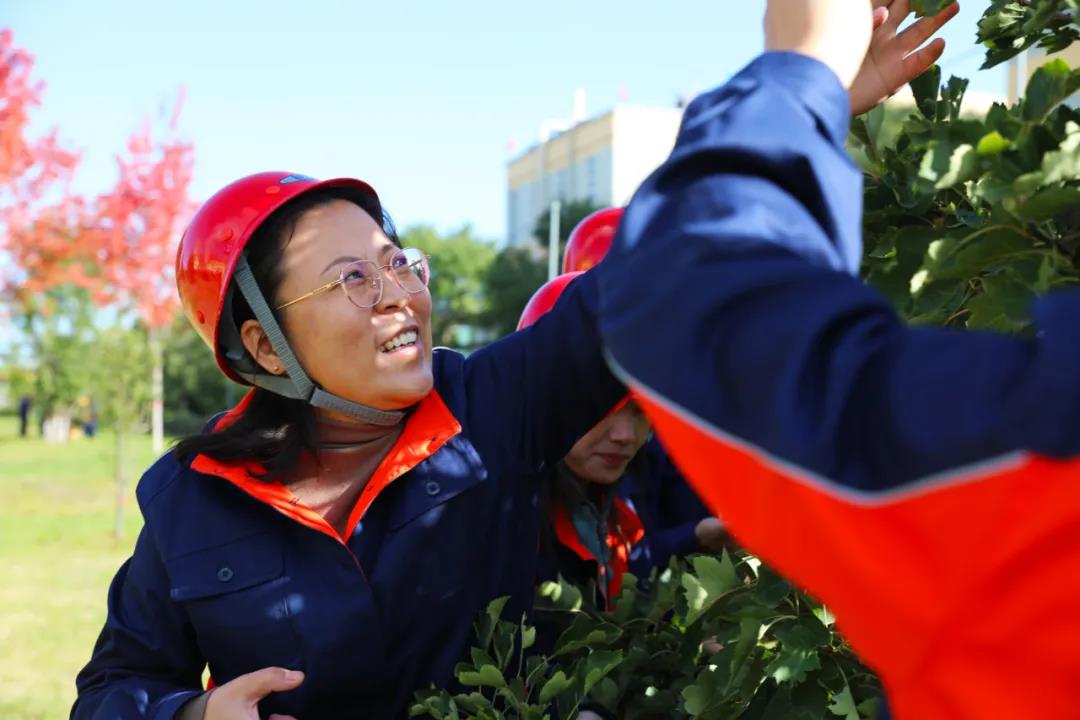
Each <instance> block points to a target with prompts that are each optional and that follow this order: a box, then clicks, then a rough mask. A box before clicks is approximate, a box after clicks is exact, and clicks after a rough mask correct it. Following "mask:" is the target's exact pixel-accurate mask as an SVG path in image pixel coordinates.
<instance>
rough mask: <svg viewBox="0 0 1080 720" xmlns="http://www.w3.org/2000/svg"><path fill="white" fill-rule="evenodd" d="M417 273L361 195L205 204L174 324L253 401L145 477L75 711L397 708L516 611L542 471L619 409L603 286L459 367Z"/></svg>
mask: <svg viewBox="0 0 1080 720" xmlns="http://www.w3.org/2000/svg"><path fill="white" fill-rule="evenodd" d="M428 272H429V270H428V258H427V257H425V256H424V254H423V253H421V252H420V251H418V250H415V249H410V248H401V247H399V245H398V241H397V238H396V236H395V234H394V231H393V228H392V226H391V225H390V224H389V222H388V221H387V220H386V219H385V216H384V214H383V211H382V207H381V204H380V201H379V198H378V197H377V195H376V194H375V192H374V190H372V188H371V187H369V186H368V185H367V184H365V183H363V182H361V181H359V180H351V179H340V180H330V181H325V182H317V181H315V180H312V179H310V178H306V177H302V176H298V175H290V174H288V173H263V174H260V175H253V176H251V177H247V178H244V179H242V180H239V181H237V182H235V183H233V184H232V185H229V186H228V187H226V188H225V189H223V190H221V191H220V192H218V193H217V194H216V195H214V197H212V198H211V199H210V200H209V201H207V203H206V204H205V205H204V206H203V207H202V208H201V209H200V210H199V212H198V213H197V215H196V216H195V218H194V220H193V221H192V223H191V225H190V227H189V228H188V230H187V232H186V233H185V235H184V237H183V240H182V241H181V245H180V250H179V254H178V256H177V284H178V288H179V292H180V297H181V299H182V302H183V307H184V311H185V312H186V314H187V316H188V318H189V319H190V320H191V322H192V323H193V324H194V326H195V328H196V329H197V330H198V331H199V333H200V335H201V336H202V337H203V339H204V340H205V341H206V342H207V344H208V345H209V346H210V348H211V349H212V350H213V352H214V354H215V356H216V358H217V361H218V365H219V366H220V367H221V370H222V372H224V373H225V374H226V375H228V376H229V377H230V378H232V379H233V380H237V381H239V382H243V383H247V384H250V385H252V386H254V387H253V389H252V391H251V392H250V393H248V395H247V396H246V397H245V398H244V399H243V400H242V401H241V403H240V404H239V405H238V406H237V407H236V408H233V409H232V410H231V411H229V412H228V413H226V414H224V415H223V416H222V417H219V418H217V419H216V420H215V421H213V422H212V423H211V426H210V427H209V428H208V430H207V431H206V432H204V433H203V434H200V435H197V436H194V437H190V438H187V439H185V440H182V441H181V442H180V443H179V445H178V446H177V447H176V448H175V451H174V452H173V453H171V454H170V455H167V456H165V457H163V458H161V459H160V460H159V461H158V462H157V463H156V464H155V465H154V466H153V467H152V468H150V470H149V471H148V472H147V473H146V474H145V476H144V477H143V479H142V481H141V482H140V484H139V488H138V498H139V503H140V506H141V509H142V512H143V515H144V517H145V520H146V525H145V527H144V529H143V531H142V533H141V534H140V536H139V539H138V541H137V543H136V547H135V551H134V554H133V556H132V558H131V559H130V560H129V561H128V562H127V563H126V564H125V565H124V566H123V567H122V568H121V570H120V572H119V573H118V574H117V576H116V578H115V580H114V581H113V585H112V588H111V590H110V592H109V607H108V617H107V620H106V622H105V627H104V629H103V630H102V633H101V636H100V638H99V639H98V642H97V645H96V647H95V649H94V653H93V657H92V658H91V660H90V662H89V664H88V665H87V666H86V668H84V669H83V671H82V672H81V673H80V675H79V677H78V680H77V685H78V690H79V697H78V700H77V701H76V704H75V707H74V709H73V711H72V715H73V717H75V718H102V717H109V718H129V717H132V718H136V717H137V718H143V717H154V718H171V717H181V718H191V717H194V718H200V717H205V718H206V719H207V720H212V719H214V718H234V717H256V710H255V708H256V707H257V708H258V713H261V714H262V716H264V717H265V716H266V715H270V714H272V713H276V714H278V715H281V716H286V717H288V716H294V717H299V718H305V719H308V720H310V718H317V717H364V718H384V717H397V716H400V715H401V714H403V713H404V711H405V709H406V708H407V707H408V703H409V701H410V699H411V697H412V695H413V692H414V690H416V689H417V688H420V687H426V686H428V685H429V684H430V683H433V682H434V683H437V684H440V685H446V684H447V683H449V682H452V680H453V667H454V664H455V663H456V662H458V661H459V660H460V659H461V657H462V656H463V655H464V653H465V652H466V651H467V650H468V646H469V639H470V634H471V628H472V621H473V619H474V618H475V617H476V616H477V614H478V613H479V612H480V611H481V609H482V608H484V607H485V605H486V604H487V603H488V602H489V601H490V600H491V599H493V598H495V597H498V596H501V595H509V596H510V598H511V600H510V602H509V605H508V610H507V612H509V613H513V614H515V615H516V616H517V617H520V615H521V613H522V612H524V611H526V610H527V609H528V608H529V607H530V605H531V599H532V594H533V581H534V579H535V576H536V569H535V564H536V547H537V542H538V536H539V517H538V512H537V509H536V508H537V506H538V489H539V483H538V482H537V480H536V478H537V476H538V472H539V469H540V468H541V467H543V466H544V465H546V464H553V463H555V462H558V460H559V459H561V458H562V457H563V456H564V455H565V454H566V453H567V451H568V450H569V449H570V447H571V446H572V445H573V443H574V441H575V440H576V439H577V438H578V437H580V436H581V435H582V434H584V433H585V432H586V431H587V430H588V428H590V427H591V426H593V425H594V424H596V422H598V421H599V420H600V419H601V418H602V417H604V415H605V413H607V412H608V411H610V410H611V408H612V407H614V406H615V404H616V403H617V402H618V401H619V400H620V399H621V398H622V397H623V396H625V394H626V390H625V388H623V387H622V386H621V385H620V384H619V383H618V382H617V381H616V380H615V379H614V378H613V377H612V376H611V374H610V373H609V372H608V370H607V369H606V367H605V365H604V362H603V359H602V356H601V348H600V345H599V342H598V340H597V336H598V333H597V331H596V327H595V323H594V321H593V315H592V312H593V311H592V308H593V307H594V306H595V305H596V302H597V300H596V283H595V280H594V279H593V278H591V277H587V278H583V279H582V281H581V282H578V283H576V284H575V287H574V289H573V290H572V291H569V292H567V293H566V294H565V296H564V297H563V298H562V300H561V302H560V303H559V306H558V308H557V309H555V310H554V311H552V312H550V313H548V316H547V317H546V318H545V319H544V322H541V323H537V324H536V325H535V326H534V327H532V328H530V329H529V330H527V331H525V332H521V333H515V334H514V335H512V336H511V337H509V338H506V339H504V340H502V341H500V342H498V343H495V344H494V345H492V346H490V347H488V348H486V349H484V350H481V351H479V352H477V353H474V354H473V355H471V356H469V357H468V358H464V357H463V356H461V355H460V354H458V353H455V352H452V351H448V350H445V349H438V350H433V348H432V342H431V297H430V295H429V293H428V289H427V280H428ZM207 666H209V671H210V674H211V676H212V677H213V679H214V681H215V683H216V688H215V689H214V690H212V691H210V692H209V693H206V692H203V690H202V684H201V682H200V678H201V676H202V673H203V670H204V668H206V667H207Z"/></svg>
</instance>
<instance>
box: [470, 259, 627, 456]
mask: <svg viewBox="0 0 1080 720" xmlns="http://www.w3.org/2000/svg"><path fill="white" fill-rule="evenodd" d="M602 267H603V263H601V264H600V265H599V266H597V267H596V268H594V269H593V270H592V271H590V272H588V273H585V274H584V275H582V276H580V277H579V278H577V279H576V280H574V281H573V282H572V283H570V284H569V285H568V286H567V288H566V290H565V291H564V292H563V294H562V297H560V298H559V302H557V303H556V304H555V307H554V308H552V310H551V311H550V312H549V313H547V314H546V315H545V316H544V317H542V318H540V320H538V321H537V322H536V323H535V324H534V325H532V326H530V327H528V328H526V329H525V330H522V331H520V332H516V333H514V334H512V335H509V336H508V337H505V338H503V339H502V340H499V341H498V342H495V343H492V344H491V345H489V346H488V347H486V348H484V349H482V350H479V351H477V352H476V353H474V354H472V355H470V356H469V357H468V358H467V359H466V361H465V383H466V392H467V394H468V399H467V403H468V405H467V407H468V410H467V412H468V419H467V420H468V424H469V426H470V433H471V437H472V439H473V442H474V443H476V445H477V446H478V447H484V448H486V449H488V450H489V451H493V452H496V453H498V455H499V456H500V457H501V458H503V459H504V461H506V462H509V463H511V464H512V465H513V466H514V467H522V468H527V469H528V468H532V469H535V468H538V467H540V466H541V465H543V464H548V465H551V464H554V463H555V462H557V461H559V460H561V459H562V458H563V456H565V455H566V453H567V452H569V451H570V448H571V447H572V446H573V444H574V443H575V442H577V440H578V439H579V438H580V437H581V436H582V435H584V434H585V433H586V432H587V431H588V430H589V429H590V428H591V427H592V426H593V425H595V424H596V423H598V422H599V421H600V420H601V419H603V417H604V415H605V414H606V413H607V412H609V411H610V410H611V409H612V408H613V407H614V406H615V405H616V403H618V401H619V400H620V399H621V398H622V397H623V396H625V394H626V388H625V387H624V386H623V385H622V384H621V383H620V382H619V381H618V380H617V379H616V378H615V376H614V375H613V374H612V372H611V370H610V369H609V368H608V366H607V364H606V363H605V361H604V355H603V348H602V346H601V343H600V333H599V330H598V328H597V324H596V313H597V306H598V303H599V289H598V286H597V273H598V272H599V271H600V269H601V268H602Z"/></svg>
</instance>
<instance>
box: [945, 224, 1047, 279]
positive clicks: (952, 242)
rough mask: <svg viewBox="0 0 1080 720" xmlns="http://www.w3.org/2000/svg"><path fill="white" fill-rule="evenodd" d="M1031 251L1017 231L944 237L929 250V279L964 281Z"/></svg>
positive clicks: (996, 231) (1027, 240)
mask: <svg viewBox="0 0 1080 720" xmlns="http://www.w3.org/2000/svg"><path fill="white" fill-rule="evenodd" d="M1033 251H1034V248H1033V246H1032V243H1031V240H1029V239H1028V238H1026V237H1024V236H1023V235H1021V234H1020V231H1019V228H1010V227H1002V228H1000V229H995V230H985V231H977V232H976V233H972V234H971V235H970V236H968V237H966V238H956V237H948V238H944V239H943V240H940V241H938V242H937V243H935V244H934V246H933V247H931V248H930V250H929V253H928V254H929V257H930V261H929V262H928V263H927V264H926V266H925V267H926V271H927V274H928V279H929V280H934V281H940V280H967V279H969V278H973V277H975V276H977V275H979V274H980V273H983V272H986V271H987V270H988V269H991V268H993V267H996V266H997V265H1000V264H1001V263H1003V262H1007V261H1011V260H1014V259H1016V258H1017V257H1020V256H1023V255H1025V254H1028V253H1031V252H1033Z"/></svg>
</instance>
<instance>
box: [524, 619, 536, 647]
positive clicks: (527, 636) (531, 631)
mask: <svg viewBox="0 0 1080 720" xmlns="http://www.w3.org/2000/svg"><path fill="white" fill-rule="evenodd" d="M535 644H536V628H534V627H529V626H527V625H522V626H521V649H522V650H528V649H529V648H531V647H532V646H533V645H535Z"/></svg>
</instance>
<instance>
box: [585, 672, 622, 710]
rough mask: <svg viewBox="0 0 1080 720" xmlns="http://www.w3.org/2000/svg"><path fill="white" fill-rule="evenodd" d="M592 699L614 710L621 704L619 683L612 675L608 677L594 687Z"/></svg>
mask: <svg viewBox="0 0 1080 720" xmlns="http://www.w3.org/2000/svg"><path fill="white" fill-rule="evenodd" d="M592 700H593V702H595V703H597V704H598V705H602V706H603V707H605V708H607V709H608V710H609V711H611V712H614V711H615V708H616V707H618V705H619V685H618V683H616V682H615V681H614V680H612V679H611V678H610V677H606V678H604V679H603V680H601V681H600V682H598V683H597V684H596V687H594V688H593V689H592Z"/></svg>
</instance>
